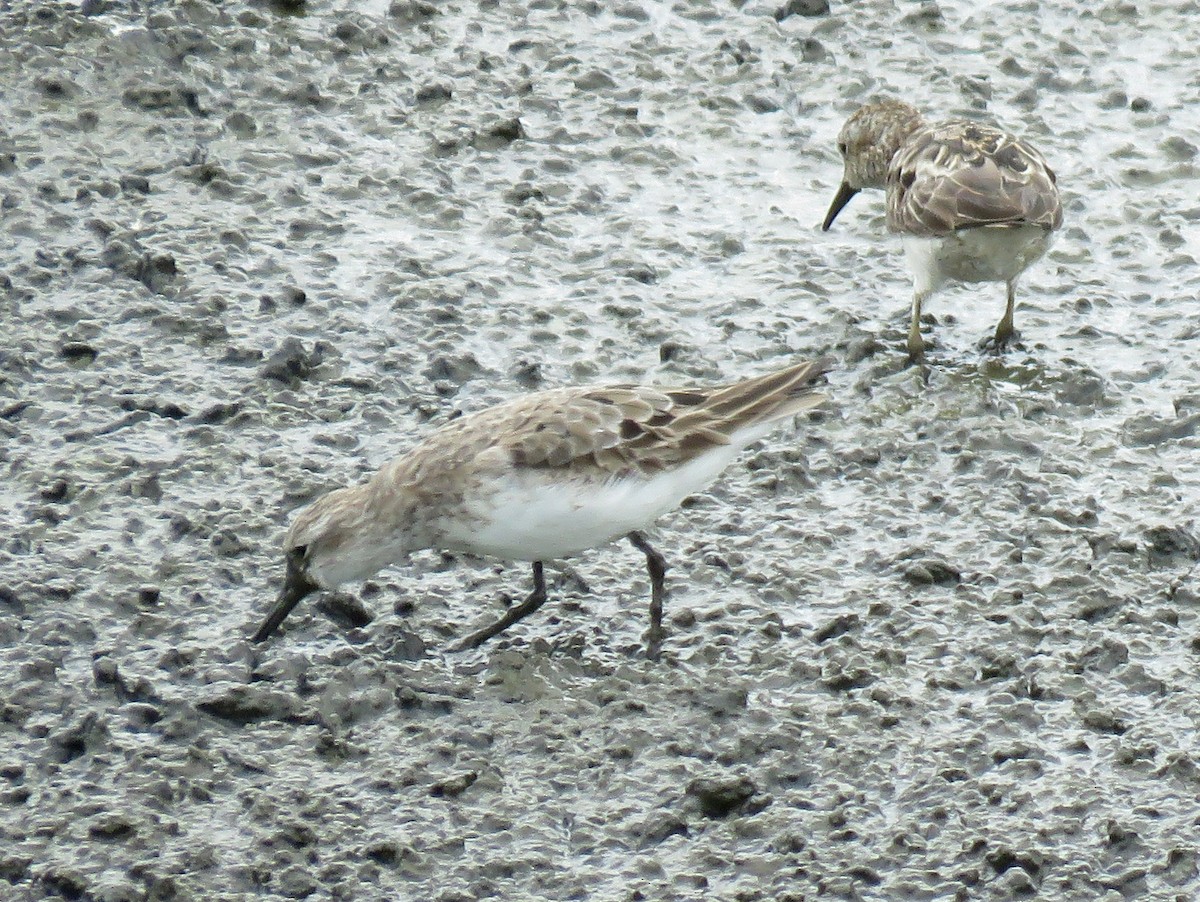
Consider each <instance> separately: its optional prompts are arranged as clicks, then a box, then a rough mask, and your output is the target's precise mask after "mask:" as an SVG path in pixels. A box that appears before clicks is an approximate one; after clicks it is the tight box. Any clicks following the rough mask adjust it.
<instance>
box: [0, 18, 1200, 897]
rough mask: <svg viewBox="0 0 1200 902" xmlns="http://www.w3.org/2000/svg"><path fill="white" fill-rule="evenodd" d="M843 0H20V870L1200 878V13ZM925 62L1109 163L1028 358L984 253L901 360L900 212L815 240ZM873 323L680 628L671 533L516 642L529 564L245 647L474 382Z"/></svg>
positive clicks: (632, 365)
mask: <svg viewBox="0 0 1200 902" xmlns="http://www.w3.org/2000/svg"><path fill="white" fill-rule="evenodd" d="M793 6H794V8H795V10H796V11H795V13H794V14H791V15H787V16H784V17H783V18H781V19H777V18H776V17H775V13H776V9H777V5H776V4H775V3H773V2H772V3H760V2H755V0H751V2H748V3H745V4H742V5H740V6H739V5H738V4H734V3H728V2H704V0H699V2H686V3H685V2H680V3H676V4H674V5H671V4H655V3H640V2H626V3H618V4H607V3H585V2H581V3H566V2H557V0H551V2H543V0H534V2H532V3H529V4H525V3H508V2H500V3H496V2H484V3H459V2H448V3H425V2H423V0H411V2H406V0H397V2H395V3H393V4H391V6H390V8H389V6H388V5H387V3H385V2H376V3H370V4H349V3H346V4H341V5H338V4H332V3H313V4H310V5H309V6H308V7H307V12H305V13H304V14H300V15H296V14H293V13H292V12H289V11H288V10H287V9H286V8H285V7H284V6H282V5H281V6H271V5H269V4H263V3H259V4H244V3H228V4H226V3H220V4H217V3H205V2H199V0H193V2H180V3H151V2H143V3H140V4H125V3H117V2H107V0H86V2H84V4H83V7H84V8H83V9H82V10H81V9H79V7H78V5H71V4H67V3H62V4H58V3H45V4H42V3H30V2H17V3H15V4H7V5H5V6H4V8H3V11H2V12H0V48H2V49H0V85H3V90H2V91H0V317H2V323H3V331H4V336H3V339H2V340H0V472H2V473H3V478H0V655H2V657H0V674H2V676H0V897H2V898H4V899H15V900H32V899H42V898H46V897H62V898H66V899H87V900H93V899H94V900H104V902H116V900H142V899H156V900H170V899H197V900H236V899H244V898H249V897H252V898H271V899H283V898H310V899H344V900H365V899H400V900H441V902H458V900H474V899H484V898H503V899H544V900H565V899H596V900H637V899H643V900H656V902H663V900H702V899H704V900H709V899H721V900H755V899H762V900H791V902H797V900H815V899H845V900H851V899H869V900H898V899H929V900H935V899H936V900H945V899H964V900H965V899H970V900H973V899H981V900H1007V899H1013V898H1021V897H1029V898H1044V899H1054V900H1089V902H1092V900H1105V902H1116V900H1122V899H1138V900H1143V899H1151V900H1191V899H1193V898H1195V897H1196V894H1197V893H1198V892H1200V879H1198V877H1197V866H1198V855H1200V836H1198V831H1200V828H1198V826H1197V813H1198V811H1200V805H1198V800H1200V740H1198V737H1197V724H1198V723H1200V700H1198V697H1197V664H1198V660H1197V656H1198V654H1200V627H1198V625H1197V614H1198V612H1200V596H1198V589H1197V586H1198V575H1200V571H1198V570H1197V569H1195V568H1196V564H1197V559H1198V558H1200V532H1198V531H1197V528H1196V525H1195V520H1196V517H1197V507H1198V489H1200V453H1198V447H1200V439H1198V438H1197V430H1198V428H1200V388H1198V387H1197V375H1196V374H1197V373H1198V372H1200V326H1198V325H1197V323H1198V320H1197V315H1196V311H1197V307H1196V298H1197V296H1198V294H1200V284H1198V283H1200V270H1198V269H1197V265H1196V255H1197V253H1198V251H1200V247H1198V244H1200V240H1198V232H1197V225H1196V221H1197V218H1198V217H1200V206H1198V202H1197V197H1198V196H1200V177H1198V176H1200V171H1198V170H1197V163H1196V151H1197V142H1198V141H1200V137H1198V135H1200V82H1198V81H1197V78H1196V66H1195V48H1196V47H1197V46H1200V16H1197V15H1196V14H1195V10H1193V9H1189V8H1185V7H1186V5H1176V4H1160V3H1143V4H1132V3H1117V2H1114V3H1101V4H1096V3H1078V4H1069V5H1063V4H1059V5H1058V6H1055V5H1054V4H1032V3H1027V4H1004V5H994V4H977V3H969V2H961V3H959V2H940V3H937V4H934V3H924V4H920V5H918V4H916V3H908V2H904V3H899V4H896V5H893V4H873V3H852V4H848V3H837V2H835V3H834V4H833V8H832V10H831V11H823V8H822V7H823V4H821V3H820V2H815V3H798V4H793ZM131 7H136V9H137V11H134V12H131V11H130V8H131ZM806 13H807V14H806ZM876 92H887V93H890V94H892V95H893V96H902V97H904V98H905V99H909V100H911V101H912V102H914V103H916V104H918V105H919V106H921V107H922V108H924V109H926V110H928V111H930V113H931V114H932V115H935V116H950V115H976V116H981V117H987V118H990V119H994V120H997V121H999V122H1001V123H1002V124H1003V125H1005V126H1007V127H1009V128H1011V129H1013V130H1016V131H1019V132H1021V133H1022V134H1025V135H1026V136H1028V137H1029V138H1030V139H1031V140H1032V141H1034V143H1035V144H1036V145H1037V146H1039V147H1040V148H1041V149H1042V150H1043V151H1044V153H1045V155H1046V156H1047V157H1048V158H1049V159H1050V160H1051V162H1052V164H1053V165H1054V167H1055V169H1056V170H1057V172H1058V173H1059V177H1060V182H1061V185H1062V187H1063V191H1064V193H1065V197H1066V200H1067V224H1066V226H1065V228H1064V230H1063V232H1062V234H1061V236H1060V238H1059V240H1058V242H1057V244H1056V246H1055V248H1054V249H1053V250H1052V251H1051V253H1050V255H1049V256H1048V257H1047V258H1046V259H1045V260H1043V261H1042V262H1041V263H1039V264H1038V265H1036V266H1035V267H1034V268H1033V269H1032V270H1031V271H1030V272H1029V273H1028V274H1027V276H1026V278H1025V279H1024V280H1023V282H1022V285H1021V289H1020V292H1019V300H1020V306H1019V309H1018V311H1017V327H1018V329H1019V330H1021V332H1022V335H1023V342H1024V344H1023V345H1022V346H1020V347H1018V348H1016V349H1014V350H1011V351H1009V352H1008V353H1007V354H1006V355H1004V356H1003V357H994V356H990V355H987V354H983V353H981V352H979V351H977V350H976V348H975V342H976V341H977V340H978V339H979V338H980V337H982V336H985V335H987V334H989V333H990V331H991V329H992V328H993V326H994V324H995V322H996V321H997V320H998V319H999V317H1000V314H1001V312H1002V310H1003V287H1002V286H1000V285H983V286H974V287H970V288H951V289H948V290H947V291H946V292H944V293H942V294H940V295H938V296H936V297H935V298H934V300H933V301H932V302H931V303H930V304H929V305H928V311H929V313H930V314H932V315H933V316H934V317H936V319H937V320H938V322H937V324H936V325H934V326H932V327H931V332H930V337H931V339H932V341H933V346H932V349H931V351H930V366H929V368H928V373H927V378H922V374H921V373H920V372H919V371H917V370H914V369H910V368H906V367H905V366H904V350H903V344H904V338H903V336H904V330H905V327H906V312H907V305H908V298H909V290H910V288H909V279H908V275H907V272H906V270H905V268H904V263H903V259H902V256H901V252H900V248H899V247H898V246H897V245H896V244H895V243H894V242H893V241H891V240H890V239H889V238H887V237H886V235H885V233H884V225H883V216H882V209H883V207H882V198H881V197H880V196H878V195H869V194H868V195H863V196H862V197H859V198H857V199H856V200H855V201H854V203H853V204H852V205H851V206H850V207H849V208H848V209H847V210H846V211H845V212H844V213H843V214H842V216H841V217H840V219H839V220H838V222H837V224H836V226H835V228H834V229H833V231H831V232H830V233H828V234H822V233H821V232H820V231H819V228H818V225H819V223H820V221H821V218H822V216H823V215H824V212H825V208H826V206H827V204H828V202H829V200H830V198H831V197H832V194H833V191H834V189H835V188H836V185H837V182H838V179H839V177H840V171H841V170H840V162H839V160H838V158H837V153H836V150H835V147H834V141H835V136H836V134H837V131H838V128H839V127H840V125H841V122H842V120H843V119H844V117H845V116H846V115H847V114H848V113H849V112H850V111H851V110H852V109H853V108H854V107H855V106H856V105H857V104H858V103H859V102H861V101H862V100H864V99H866V98H867V97H869V96H871V95H873V94H875V93H876ZM827 351H832V352H834V353H836V354H837V355H838V356H839V357H840V358H841V359H842V361H843V366H842V369H841V370H840V371H838V372H837V373H835V374H834V375H833V376H832V378H831V386H830V393H831V395H832V396H833V398H834V401H835V403H834V405H833V406H832V407H831V408H830V409H829V411H828V412H826V413H824V414H822V415H820V416H818V417H816V418H813V419H811V420H809V419H803V420H801V421H800V422H798V423H797V425H796V426H795V428H791V427H787V428H783V429H781V430H779V431H778V432H777V433H776V434H774V435H773V436H772V437H771V438H770V439H769V440H767V441H766V442H764V443H763V444H761V445H759V446H756V447H755V448H753V449H751V450H750V451H748V452H747V453H746V454H745V456H744V457H743V458H742V459H741V460H740V461H739V462H738V463H737V464H736V465H735V466H733V467H731V468H730V470H729V472H728V473H727V474H726V476H725V478H724V479H723V480H722V481H721V482H720V483H718V484H717V485H716V486H714V488H713V489H712V490H711V491H710V492H707V493H704V494H702V495H700V496H698V497H696V498H694V499H692V501H691V502H689V503H688V504H687V505H685V507H684V509H682V510H680V511H678V512H677V513H675V514H673V515H671V516H669V517H667V518H665V519H664V520H663V521H662V522H661V524H660V527H659V529H658V530H657V531H656V533H655V535H654V541H655V544H656V545H657V547H659V548H660V549H661V550H662V551H663V552H664V553H665V554H666V555H667V558H668V561H669V562H670V564H671V567H672V569H671V571H670V573H669V574H668V586H669V591H670V595H669V597H668V600H667V614H668V618H667V624H668V631H669V635H668V637H667V641H666V645H665V650H664V658H663V660H662V661H661V662H658V663H650V662H647V661H646V660H645V657H644V654H643V652H642V646H641V636H642V632H643V630H644V629H645V626H646V605H647V601H648V596H649V587H648V582H647V579H646V576H645V572H644V568H643V564H642V557H641V555H640V554H638V552H636V551H634V550H632V549H630V548H629V547H628V546H627V545H625V544H620V545H613V546H612V547H610V548H605V549H600V550H597V551H595V552H593V553H589V554H587V555H584V556H581V557H580V558H578V559H576V560H572V561H569V562H566V564H554V565H553V566H551V567H550V568H549V574H550V592H551V601H550V603H548V604H547V605H546V607H545V608H544V609H543V610H542V611H541V612H539V614H538V615H537V616H536V617H534V618H531V619H530V620H529V621H527V622H525V623H522V624H519V625H518V626H517V627H515V628H513V629H512V630H511V631H510V632H508V633H506V634H505V635H504V636H501V637H500V639H499V640H498V641H494V642H492V643H491V644H489V645H487V646H485V647H484V648H482V649H481V650H479V651H477V652H471V653H466V654H447V653H445V652H444V651H443V649H444V648H445V647H446V646H447V645H448V644H449V643H450V642H451V641H452V640H453V639H454V638H455V637H456V636H461V635H463V634H464V633H466V632H467V631H468V630H470V629H472V628H474V627H476V626H479V625H481V624H482V623H483V622H485V621H486V620H488V619H490V618H492V617H494V616H496V614H497V612H498V611H500V610H501V606H502V604H503V602H504V598H505V596H506V595H507V596H512V597H519V596H520V595H522V594H523V593H524V592H525V591H527V588H528V580H529V574H528V568H527V566H526V565H516V564H511V563H509V562H497V561H491V560H486V561H485V560H472V559H466V558H461V557H450V556H443V555H440V554H437V553H429V552H426V553H422V554H418V555H415V556H414V557H413V559H412V560H411V562H410V563H409V564H407V565H400V566H396V567H393V568H390V569H388V570H385V571H384V572H383V573H381V574H380V575H379V577H378V578H376V579H375V580H373V581H371V582H370V583H368V584H367V585H366V586H365V587H361V588H360V587H355V589H354V592H355V594H356V595H357V596H358V597H359V598H360V599H361V608H360V607H359V606H356V604H355V603H353V602H350V601H347V600H345V599H342V600H341V601H340V602H339V601H338V599H337V597H335V598H333V599H332V600H330V599H328V598H327V599H325V600H324V601H323V602H322V601H321V600H320V599H310V600H308V601H306V602H304V603H303V604H302V605H301V607H300V608H298V609H297V611H296V612H295V613H294V615H293V616H292V617H291V618H290V619H289V620H288V622H287V623H286V624H285V626H284V629H283V630H282V631H281V632H280V633H279V634H278V635H277V636H275V637H273V638H272V640H271V641H270V642H268V643H266V644H264V645H262V646H255V647H252V646H251V645H250V644H249V643H248V641H247V637H248V636H249V635H250V633H251V632H252V631H253V629H254V627H255V625H256V624H257V622H258V620H259V618H260V617H261V616H262V615H263V613H264V611H265V610H266V608H267V607H268V606H269V604H270V602H271V601H272V600H273V598H274V595H275V592H276V591H277V589H278V584H279V579H280V577H281V575H282V561H281V558H280V554H279V543H280V541H281V539H282V536H283V532H284V529H285V527H286V524H287V522H288V520H289V517H290V515H291V513H292V511H294V510H295V509H296V508H297V507H298V506H299V505H301V504H303V503H305V502H307V501H308V500H310V499H312V498H313V497H315V496H316V495H317V494H319V493H321V492H323V491H325V490H328V489H330V488H333V487H336V486H339V485H344V484H347V483H350V482H354V481H357V480H359V479H361V478H362V477H363V476H364V475H365V474H367V473H369V472H370V471H371V470H373V469H374V468H375V467H376V466H378V465H379V464H381V463H383V462H384V461H386V460H387V459H389V458H390V457H391V456H393V455H394V454H396V453H398V452H400V451H402V450H403V449H405V448H406V447H408V446H409V445H410V444H411V443H412V442H413V441H414V440H415V439H416V438H417V437H418V436H420V435H422V434H424V433H425V432H426V431H427V430H429V429H432V428H434V427H435V426H436V425H437V424H439V423H441V422H444V421H445V419H446V418H447V417H448V416H450V415H451V414H452V413H454V412H455V411H460V410H472V409H477V408H479V407H482V406H484V405H486V404H489V403H493V402H496V401H499V400H502V399H506V398H510V397H512V396H514V395H515V394H517V393H520V392H524V391H528V390H531V389H534V388H539V387H550V386H554V385H560V384H566V383H579V382H594V381H596V382H599V381H622V380H629V379H639V380H641V379H645V380H653V381H659V382H665V383H670V382H690V381H694V380H704V381H709V380H713V381H716V380H722V379H732V378H737V377H740V376H744V375H749V374H752V373H758V372H763V371H765V370H767V369H770V368H771V367H773V366H777V365H779V364H781V362H783V361H784V360H786V359H788V358H791V357H794V356H812V355H815V354H818V353H823V352H827ZM362 610H365V611H366V612H367V613H368V614H369V615H372V616H373V617H374V619H373V620H371V621H370V622H369V623H367V624H366V625H365V626H355V625H354V624H355V623H356V622H357V623H361V621H362V620H363V619H364V617H363V616H362Z"/></svg>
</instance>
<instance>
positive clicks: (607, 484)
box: [439, 443, 742, 561]
mask: <svg viewBox="0 0 1200 902" xmlns="http://www.w3.org/2000/svg"><path fill="white" fill-rule="evenodd" d="M741 447H742V446H741V444H740V443H739V444H735V445H730V446H721V447H717V448H713V449H712V450H710V451H708V452H706V453H704V454H702V455H701V456H700V457H698V458H696V459H694V460H692V461H690V462H688V463H686V464H684V465H683V466H681V467H679V468H677V469H674V470H667V471H663V472H661V473H656V474H654V475H653V476H651V477H649V478H642V477H627V478H619V479H616V478H614V479H609V480H605V481H592V480H589V479H588V478H585V477H584V476H583V475H579V474H573V473H571V472H570V471H569V470H513V471H510V472H509V473H507V474H506V475H505V477H504V478H503V479H501V480H499V481H498V482H497V483H495V484H494V485H490V486H488V487H487V488H486V490H483V489H481V491H479V492H477V493H476V494H475V497H474V498H472V499H471V501H470V503H469V505H468V514H469V515H470V516H468V517H464V518H455V520H454V521H451V522H443V523H441V524H439V526H440V527H441V529H440V531H441V532H442V537H443V544H444V545H445V547H446V548H447V550H452V551H466V552H469V553H472V554H486V555H493V556H495V557H499V558H504V559H507V560H516V561H548V560H554V559H556V558H561V557H566V556H568V555H572V554H576V553H578V552H580V551H583V550H584V549H586V548H594V547H595V546H597V545H603V544H605V543H607V542H611V541H612V540H614V539H618V538H620V537H621V536H624V535H625V534H627V533H629V532H631V531H632V530H635V529H642V528H645V527H647V526H649V525H650V524H651V523H653V522H654V521H655V520H656V519H657V518H658V517H661V516H662V515H663V514H665V513H666V512H667V511H669V510H673V509H674V508H676V507H678V506H679V503H680V502H681V501H682V500H683V499H684V498H686V497H687V496H688V495H690V494H692V493H693V492H697V491H699V490H700V489H703V488H704V487H705V486H707V485H709V484H710V483H711V482H713V480H715V479H716V478H717V476H719V475H720V473H721V471H722V470H724V469H725V467H727V466H728V465H729V463H730V462H731V461H732V460H733V459H734V457H736V456H737V454H738V452H739V451H740V450H741Z"/></svg>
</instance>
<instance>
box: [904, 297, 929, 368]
mask: <svg viewBox="0 0 1200 902" xmlns="http://www.w3.org/2000/svg"><path fill="white" fill-rule="evenodd" d="M926 297H928V292H921V291H915V292H913V302H912V319H910V320H909V323H908V359H909V361H910V362H912V363H916V362H917V361H918V360H921V359H922V358H923V357H924V356H925V342H924V341H922V340H921V302H922V301H924V300H925V298H926Z"/></svg>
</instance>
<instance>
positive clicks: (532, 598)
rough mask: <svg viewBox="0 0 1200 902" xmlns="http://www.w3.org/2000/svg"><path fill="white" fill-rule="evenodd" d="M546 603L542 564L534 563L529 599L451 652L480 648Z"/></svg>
mask: <svg viewBox="0 0 1200 902" xmlns="http://www.w3.org/2000/svg"><path fill="white" fill-rule="evenodd" d="M545 603H546V576H545V574H544V573H543V572H542V562H541V561H534V562H533V591H532V592H530V593H529V597H528V598H526V599H525V600H524V601H523V602H521V603H520V604H518V605H513V606H512V607H511V608H509V609H508V610H507V611H505V612H504V616H503V617H501V618H500V619H499V620H497V621H496V622H495V623H492V624H489V625H488V626H485V627H483V628H482V629H478V630H476V631H475V632H473V633H471V634H470V635H469V636H467V637H466V638H463V639H460V640H459V641H458V642H456V643H455V644H454V645H452V646H450V650H451V651H465V650H466V649H468V648H478V647H479V646H481V645H483V643H484V642H486V641H487V640H488V639H490V638H492V636H495V635H498V634H499V633H502V632H504V631H505V630H506V629H508V628H509V627H510V626H512V625H513V624H514V623H516V622H517V621H518V620H520V619H521V618H522V617H526V616H528V615H529V614H532V613H533V612H534V611H536V610H537V609H538V608H540V607H541V606H542V605H544V604H545Z"/></svg>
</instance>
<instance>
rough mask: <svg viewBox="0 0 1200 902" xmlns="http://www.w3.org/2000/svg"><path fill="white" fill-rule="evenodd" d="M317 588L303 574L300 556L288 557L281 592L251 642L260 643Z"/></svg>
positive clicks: (302, 563) (306, 575)
mask: <svg viewBox="0 0 1200 902" xmlns="http://www.w3.org/2000/svg"><path fill="white" fill-rule="evenodd" d="M318 588H319V586H318V585H317V584H316V583H314V582H313V581H312V580H310V579H309V578H308V574H307V573H305V572H304V561H303V558H302V557H301V556H300V555H290V554H289V555H288V562H287V576H286V577H284V581H283V590H282V591H281V592H280V593H279V597H278V598H277V599H275V604H274V606H273V607H272V608H271V611H270V613H269V614H267V619H266V620H264V621H263V622H262V626H260V627H259V628H258V632H256V633H255V634H254V638H253V640H252V641H254V642H262V641H263V640H264V639H267V638H268V637H269V636H270V635H271V633H273V632H275V630H277V629H278V628H279V624H281V623H283V620H284V618H285V617H287V615H288V614H290V613H291V612H292V608H294V607H295V606H296V605H297V604H299V603H300V599H302V598H304V596H306V595H309V594H311V593H312V592H315V591H316V590H317V589H318Z"/></svg>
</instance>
